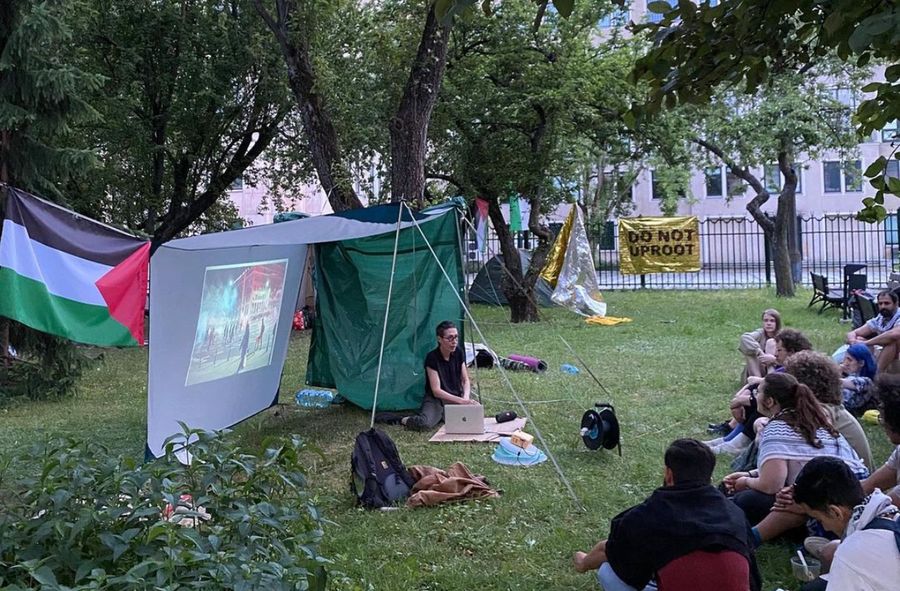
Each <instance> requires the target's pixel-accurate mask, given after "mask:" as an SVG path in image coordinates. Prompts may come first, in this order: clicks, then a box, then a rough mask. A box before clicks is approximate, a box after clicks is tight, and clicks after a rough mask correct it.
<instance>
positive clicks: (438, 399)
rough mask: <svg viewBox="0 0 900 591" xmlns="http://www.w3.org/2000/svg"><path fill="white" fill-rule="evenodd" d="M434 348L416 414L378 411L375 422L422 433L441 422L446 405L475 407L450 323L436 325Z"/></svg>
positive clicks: (427, 358) (463, 357)
mask: <svg viewBox="0 0 900 591" xmlns="http://www.w3.org/2000/svg"><path fill="white" fill-rule="evenodd" d="M435 334H436V336H437V347H435V348H434V349H433V350H432V351H430V352H429V353H428V355H426V356H425V397H424V398H423V399H422V406H421V407H420V408H419V411H418V412H417V413H415V414H412V415H409V416H405V415H403V414H401V413H396V412H380V413H378V414H376V415H375V422H377V423H397V422H399V423H400V424H402V425H403V426H404V427H407V428H408V429H415V430H425V429H431V428H433V427H435V426H436V425H437V424H438V423H440V422H441V421H443V420H444V405H445V404H478V402H477V401H476V400H473V399H472V398H471V397H470V395H471V382H470V381H469V372H468V370H467V369H466V355H465V353H463V350H462V348H461V347H459V330H458V329H457V328H456V325H455V324H453V322H451V321H449V320H444V321H443V322H441V323H440V324H438V325H437V329H436V330H435Z"/></svg>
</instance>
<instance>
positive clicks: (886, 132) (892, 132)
mask: <svg viewBox="0 0 900 591" xmlns="http://www.w3.org/2000/svg"><path fill="white" fill-rule="evenodd" d="M895 140H900V119H894V120H893V121H891V122H890V123H888V124H887V125H885V126H884V129H882V130H881V141H883V142H893V141H895Z"/></svg>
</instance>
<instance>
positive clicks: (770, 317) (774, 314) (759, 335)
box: [738, 308, 781, 381]
mask: <svg viewBox="0 0 900 591" xmlns="http://www.w3.org/2000/svg"><path fill="white" fill-rule="evenodd" d="M780 330H781V314H779V313H778V310H775V309H773V308H769V309H768V310H766V311H764V312H763V313H762V327H761V328H757V329H756V330H754V331H753V332H745V333H744V334H742V335H741V341H740V343H739V344H738V351H740V352H741V353H742V354H743V355H744V360H745V366H744V371H743V373H742V376H741V379H742V381H743V380H745V379H747V378H748V377H751V376H756V377H763V376H765V375H766V374H767V373H769V372H770V371H772V370H773V369H774V368H775V354H774V351H775V337H777V336H778V331H780Z"/></svg>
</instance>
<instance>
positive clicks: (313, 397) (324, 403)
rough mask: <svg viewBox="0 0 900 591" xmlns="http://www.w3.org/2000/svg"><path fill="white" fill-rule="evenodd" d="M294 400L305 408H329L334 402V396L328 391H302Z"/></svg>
mask: <svg viewBox="0 0 900 591" xmlns="http://www.w3.org/2000/svg"><path fill="white" fill-rule="evenodd" d="M294 400H295V401H296V402H297V404H298V405H299V406H302V407H303V408H327V407H328V406H329V405H330V404H331V401H332V400H334V394H332V393H331V392H329V391H328V390H312V389H305V390H300V391H299V392H297V394H296V395H295V396H294Z"/></svg>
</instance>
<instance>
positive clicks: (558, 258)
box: [523, 205, 578, 288]
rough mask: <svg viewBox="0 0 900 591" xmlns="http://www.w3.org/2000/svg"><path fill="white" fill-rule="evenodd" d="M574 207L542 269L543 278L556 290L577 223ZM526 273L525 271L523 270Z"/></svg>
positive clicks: (574, 206)
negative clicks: (570, 238) (573, 226)
mask: <svg viewBox="0 0 900 591" xmlns="http://www.w3.org/2000/svg"><path fill="white" fill-rule="evenodd" d="M576 207H578V206H577V205H573V206H572V209H571V210H570V211H569V216H568V217H567V218H566V223H564V224H563V227H562V229H561V230H560V231H559V234H557V236H556V241H555V242H554V243H553V246H552V247H551V248H550V252H549V253H548V254H547V262H546V263H545V264H544V268H543V269H541V278H542V279H543V280H544V281H546V282H547V283H549V284H550V287H553V288H555V287H556V282H557V281H558V280H559V272H560V271H561V270H562V266H563V262H564V261H565V260H566V249H567V248H568V246H569V235H571V234H572V225H573V224H574V223H575V208H576ZM523 271H524V270H523Z"/></svg>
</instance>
